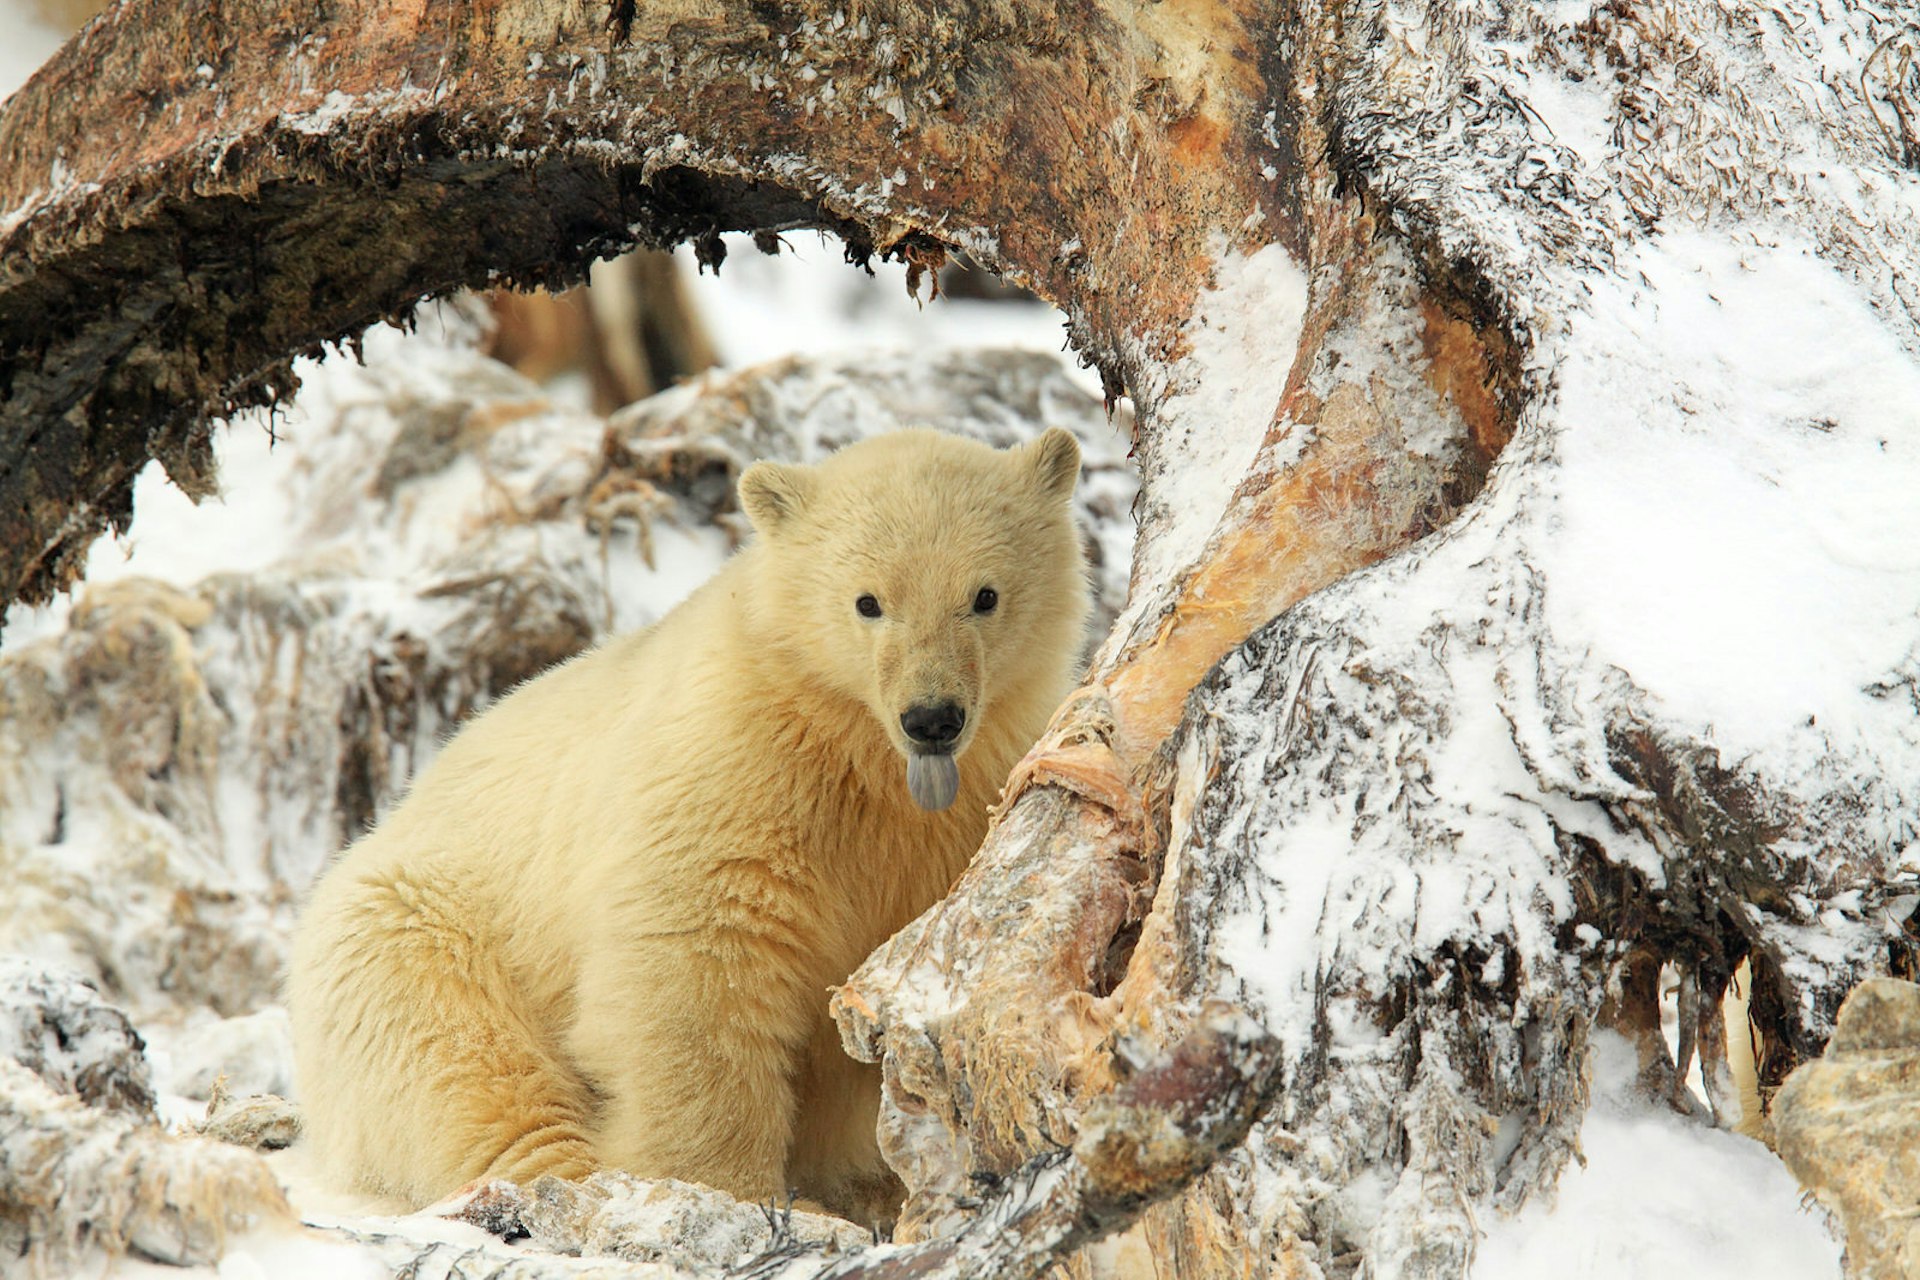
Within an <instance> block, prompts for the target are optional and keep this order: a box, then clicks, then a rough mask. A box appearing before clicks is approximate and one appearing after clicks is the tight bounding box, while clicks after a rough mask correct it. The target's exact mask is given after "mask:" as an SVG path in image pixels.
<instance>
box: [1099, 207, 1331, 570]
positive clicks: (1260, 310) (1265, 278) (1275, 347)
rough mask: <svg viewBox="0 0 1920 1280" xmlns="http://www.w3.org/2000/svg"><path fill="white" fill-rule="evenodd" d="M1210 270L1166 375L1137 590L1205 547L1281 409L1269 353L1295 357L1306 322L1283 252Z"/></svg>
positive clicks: (1227, 260)
mask: <svg viewBox="0 0 1920 1280" xmlns="http://www.w3.org/2000/svg"><path fill="white" fill-rule="evenodd" d="M1215 260H1216V264H1215V268H1214V281H1213V284H1212V286H1211V287H1210V288H1208V289H1207V290H1206V291H1205V292H1204V293H1202V294H1201V296H1200V298H1199V300H1198V301H1197V302H1196V303H1195V304H1194V308H1193V314H1192V316H1191V317H1189V319H1188V320H1187V323H1186V326H1185V327H1184V328H1183V329H1182V330H1181V336H1182V338H1183V339H1184V341H1185V345H1186V354H1185V355H1184V356H1182V357H1181V358H1180V359H1179V360H1177V361H1175V362H1174V364H1173V366H1172V367H1171V369H1169V371H1168V374H1167V387H1166V392H1165V398H1164V400H1163V401H1162V403H1161V407H1160V412H1161V417H1162V429H1161V431H1160V432H1159V433H1158V435H1157V437H1156V440H1157V443H1156V445H1155V449H1156V458H1155V463H1156V465H1155V466H1154V468H1153V471H1152V473H1151V474H1150V475H1149V477H1148V479H1147V483H1146V488H1145V497H1144V499H1143V501H1144V503H1145V506H1146V508H1147V509H1148V510H1149V511H1153V512H1158V513H1160V514H1159V516H1157V517H1154V518H1156V519H1160V520H1163V521H1164V523H1163V524H1162V525H1161V526H1160V531H1159V532H1158V533H1157V534H1156V535H1155V536H1154V538H1153V540H1152V541H1151V542H1149V543H1147V544H1146V545H1144V546H1143V547H1142V548H1141V550H1140V552H1139V562H1140V569H1139V572H1138V574H1137V575H1136V576H1137V577H1139V578H1141V579H1143V580H1148V581H1160V580H1163V579H1165V578H1167V577H1170V576H1172V575H1173V574H1174V573H1175V572H1176V571H1177V570H1179V569H1181V568H1184V567H1185V566H1187V565H1189V564H1191V563H1192V562H1193V561H1194V560H1195V559H1196V558H1197V557H1198V556H1199V554H1200V552H1201V550H1202V549H1203V548H1204V547H1205V546H1206V543H1207V538H1208V537H1209V536H1210V535H1211V534H1212V533H1213V530H1214V527H1215V526H1216V525H1217V524H1218V523H1219V520H1220V517H1221V515H1222V513H1224V512H1225V511H1226V508H1227V503H1228V501H1229V500H1230V499H1231V498H1232V497H1233V491H1234V487H1235V486H1236V485H1237V484H1238V483H1239V480H1240V477H1241V476H1243V475H1245V474H1246V473H1247V468H1248V467H1249V466H1250V465H1251V464H1252V462H1253V459H1254V455H1255V454H1257V453H1258V452H1259V450H1260V445H1261V443H1262V441H1264V440H1265V439H1266V434H1267V428H1268V427H1269V426H1271V425H1272V423H1273V420H1274V415H1275V411H1276V410H1277V409H1278V408H1279V407H1280V393H1281V391H1282V390H1283V389H1284V388H1285V387H1286V384H1287V374H1288V372H1289V370H1290V368H1291V366H1290V363H1289V361H1288V360H1287V359H1286V358H1285V357H1284V356H1280V357H1276V354H1275V353H1282V352H1291V351H1292V350H1293V349H1294V346H1295V344H1296V342H1297V340H1298V333H1299V329H1300V325H1301V323H1302V321H1303V320H1304V319H1305V317H1306V307H1307V277H1306V273H1305V272H1304V271H1303V270H1301V268H1300V264H1299V263H1298V262H1296V261H1295V260H1294V258H1293V257H1292V255H1290V254H1289V253H1288V252H1287V251H1286V249H1285V248H1283V247H1282V246H1280V245H1277V244H1272V245H1267V246H1265V247H1264V248H1262V249H1259V250H1257V251H1256V252H1254V253H1252V254H1250V255H1246V254H1241V253H1240V252H1238V251H1237V250H1234V249H1230V248H1228V247H1227V246H1226V245H1225V244H1224V243H1222V244H1219V245H1216V246H1215ZM1281 461H1284V459H1281ZM1146 519H1148V517H1147V516H1146V515H1145V514H1143V516H1142V520H1143V522H1144V521H1145V520H1146Z"/></svg>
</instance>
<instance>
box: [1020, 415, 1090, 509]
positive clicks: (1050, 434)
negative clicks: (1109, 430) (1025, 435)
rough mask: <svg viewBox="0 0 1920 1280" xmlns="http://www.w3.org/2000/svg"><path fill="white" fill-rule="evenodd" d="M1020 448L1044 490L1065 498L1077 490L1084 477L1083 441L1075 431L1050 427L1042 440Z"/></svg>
mask: <svg viewBox="0 0 1920 1280" xmlns="http://www.w3.org/2000/svg"><path fill="white" fill-rule="evenodd" d="M1019 452H1020V461H1021V462H1022V464H1024V465H1025V467H1026V469H1027V472H1028V474H1030V475H1031V476H1032V477H1033V479H1034V483H1035V484H1037V485H1039V486H1040V492H1042V493H1044V494H1046V495H1047V496H1048V497H1050V498H1059V499H1061V500H1063V501H1064V500H1065V499H1066V498H1068V497H1070V496H1071V495H1072V494H1073V486H1074V485H1075V483H1077V482H1078V481H1079V479H1080V442H1079V441H1078V440H1075V439H1074V438H1073V433H1072V432H1070V431H1062V430H1061V429H1060V428H1059V427H1048V428H1047V429H1046V431H1045V432H1043V433H1042V434H1041V436H1040V438H1039V439H1038V440H1033V441H1030V442H1028V443H1027V444H1023V445H1021V446H1020V450H1019Z"/></svg>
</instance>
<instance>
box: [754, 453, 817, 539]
mask: <svg viewBox="0 0 1920 1280" xmlns="http://www.w3.org/2000/svg"><path fill="white" fill-rule="evenodd" d="M812 494H813V476H812V475H811V474H809V473H808V471H807V469H806V468H805V467H786V466H782V465H780V464H779V463H777V462H756V463H754V464H753V465H752V466H750V467H748V468H747V469H746V470H745V471H742V472H741V473H740V509H741V510H742V511H745V512H746V513H747V519H749V520H751V521H753V527H754V528H756V529H758V530H759V531H760V533H761V534H762V535H763V536H767V537H770V536H772V535H773V533H774V532H775V531H776V530H778V529H780V528H781V527H782V526H784V525H785V524H786V523H787V522H788V521H790V520H792V519H794V518H795V517H796V516H798V515H799V514H800V512H801V511H802V510H803V509H804V508H805V507H806V505H807V499H808V498H810V497H811V496H812Z"/></svg>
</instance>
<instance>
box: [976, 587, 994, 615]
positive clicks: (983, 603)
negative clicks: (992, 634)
mask: <svg viewBox="0 0 1920 1280" xmlns="http://www.w3.org/2000/svg"><path fill="white" fill-rule="evenodd" d="M999 603H1000V593H999V592H998V591H995V590H994V589H993V588H992V587H982V588H980V594H979V595H977V596H975V597H974V598H973V611H974V612H975V613H992V612H993V610H994V606H995V605H997V604H999Z"/></svg>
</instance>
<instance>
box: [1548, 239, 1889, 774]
mask: <svg viewBox="0 0 1920 1280" xmlns="http://www.w3.org/2000/svg"><path fill="white" fill-rule="evenodd" d="M1623 275H1624V276H1625V278H1626V279H1628V280H1633V279H1636V278H1637V279H1640V280H1643V281H1644V282H1645V283H1644V285H1634V286H1626V285H1621V286H1619V287H1618V288H1617V289H1616V291H1615V292H1613V293H1612V294H1608V293H1604V292H1602V293H1599V294H1597V295H1596V297H1595V299H1594V303H1593V310H1592V311H1591V312H1590V313H1588V314H1586V315H1583V316H1580V317H1577V318H1576V319H1575V320H1574V325H1573V329H1572V331H1571V333H1570V335H1569V338H1568V340H1567V343H1566V351H1567V358H1566V360H1565V361H1564V363H1562V364H1561V366H1560V367H1559V370H1558V378H1559V395H1560V399H1561V408H1560V416H1561V418H1562V419H1563V420H1564V422H1565V423H1566V425H1567V431H1566V434H1565V436H1564V437H1563V438H1562V439H1561V441H1560V442H1559V445H1558V450H1557V452H1558V454H1559V461H1560V465H1561V472H1560V474H1561V475H1562V477H1563V479H1564V481H1565V483H1563V484H1562V485H1561V486H1560V487H1559V492H1558V496H1557V498H1556V499H1555V501H1554V503H1553V508H1552V515H1551V517H1550V520H1551V536H1550V537H1547V538H1543V539H1540V540H1539V541H1538V542H1537V544H1536V545H1535V547H1534V551H1535V553H1536V556H1537V562H1536V567H1537V568H1538V569H1539V570H1540V572H1541V574H1542V575H1543V576H1544V577H1545V578H1546V580H1547V581H1549V582H1551V583H1553V584H1555V587H1556V588H1557V589H1556V590H1554V591H1551V592H1549V593H1548V599H1547V606H1548V616H1549V621H1550V625H1551V629H1552V630H1553V632H1554V634H1555V635H1556V636H1558V637H1560V638H1561V639H1562V640H1563V641H1566V642H1569V643H1572V644H1575V645H1578V644H1580V643H1581V642H1582V641H1584V642H1586V643H1588V644H1590V645H1591V647H1592V650H1593V652H1594V654H1595V655H1596V656H1597V657H1599V658H1601V659H1603V660H1604V661H1607V662H1611V663H1613V664H1614V665H1616V666H1618V667H1620V668H1621V669H1622V670H1624V671H1625V672H1626V673H1627V674H1628V676H1629V677H1630V678H1631V679H1632V680H1633V682H1634V683H1635V684H1636V685H1638V686H1639V687H1640V688H1642V689H1645V690H1647V691H1648V692H1649V693H1651V694H1653V695H1654V696H1655V697H1656V698H1657V699H1658V700H1659V702H1660V703H1661V705H1662V706H1663V708H1664V712H1665V714H1667V715H1669V716H1672V717H1674V718H1676V719H1680V720H1683V721H1691V722H1695V723H1697V724H1699V725H1701V726H1703V727H1704V726H1710V727H1711V737H1712V739H1713V740H1714V741H1716V742H1717V743H1718V744H1720V745H1721V746H1722V747H1723V748H1724V749H1725V750H1726V751H1727V752H1729V753H1731V754H1732V755H1733V756H1735V757H1738V756H1740V755H1743V754H1746V753H1748V752H1752V751H1758V750H1763V749H1765V748H1768V747H1770V746H1774V745H1776V744H1778V743H1780V742H1781V741H1782V739H1783V738H1784V737H1785V736H1786V735H1787V734H1788V732H1789V731H1792V730H1795V729H1804V728H1805V727H1808V726H1815V725H1817V727H1818V728H1819V729H1820V730H1821V731H1822V732H1823V733H1825V734H1827V735H1830V736H1842V735H1845V736H1851V735H1854V734H1862V735H1865V734H1872V735H1884V734H1886V733H1887V732H1888V727H1887V721H1888V718H1889V717H1890V716H1891V717H1893V718H1895V719H1900V718H1904V720H1905V721H1906V724H1907V727H1906V729H1905V734H1906V736H1908V737H1909V738H1910V739H1914V740H1916V741H1920V730H1916V729H1915V728H1914V726H1913V717H1912V713H1911V709H1910V708H1907V709H1902V708H1899V707H1897V706H1894V705H1892V704H1891V703H1890V702H1889V701H1888V700H1886V699H1882V698H1876V697H1874V696H1873V695H1872V694H1870V693H1869V692H1868V690H1869V688H1870V687H1871V686H1874V685H1876V684H1879V683H1882V682H1886V681H1889V680H1890V679H1893V678H1895V673H1896V670H1897V669H1898V668H1900V667H1901V666H1902V664H1903V663H1905V664H1911V663H1912V662H1913V660H1914V655H1915V652H1916V645H1920V498H1917V497H1916V495H1920V363H1916V361H1915V359H1914V357H1913V356H1911V355H1909V354H1907V353H1906V352H1904V351H1903V350H1902V349H1901V348H1900V346H1899V344H1898V343H1897V342H1896V341H1895V340H1894V338H1893V337H1892V336H1891V335H1890V334H1889V332H1888V330H1887V327H1886V325H1885V324H1884V322H1883V321H1882V320H1881V319H1880V318H1879V317H1878V316H1876V315H1875V313H1874V312H1873V310H1872V308H1871V307H1870V306H1869V305H1868V303H1867V302H1866V301H1865V300H1864V299H1863V298H1862V297H1861V296H1860V292H1859V290H1858V289H1857V287H1856V286H1854V285H1853V283H1852V282H1851V281H1849V280H1848V279H1847V278H1846V277H1844V276H1843V275H1841V274H1840V273H1839V272H1838V271H1836V270H1835V269H1834V268H1833V267H1832V266H1830V265H1828V264H1827V263H1825V262H1823V261H1822V260H1821V259H1820V258H1819V257H1817V256H1816V255H1815V253H1814V250H1813V247H1812V246H1810V245H1807V244H1805V243H1804V242H1802V241H1799V240H1797V239H1795V238H1793V237H1791V236H1787V235H1783V236H1781V238H1780V239H1779V240H1778V241H1777V242H1775V243H1737V242H1734V241H1731V240H1729V239H1726V238H1723V237H1719V236H1715V235H1712V234H1709V233H1705V232H1691V231H1682V232H1675V233H1671V234H1669V235H1667V236H1664V237H1662V238H1660V239H1658V240H1655V241H1653V242H1651V243H1649V244H1647V245H1645V246H1643V247H1642V248H1641V249H1640V250H1639V251H1638V252H1637V254H1636V255H1635V256H1634V259H1633V260H1632V261H1630V262H1629V263H1628V264H1627V265H1626V269H1625V271H1624V272H1623ZM1649 361H1653V362H1655V363H1653V364H1652V366H1651V367H1652V369H1654V370H1658V371H1660V372H1659V373H1657V374H1656V373H1652V372H1650V366H1649ZM1683 371H1684V376H1682V373H1683ZM1870 724H1872V725H1874V726H1875V727H1872V728H1869V725H1870ZM1892 731H1893V732H1894V733H1895V734H1896V735H1897V734H1899V733H1901V732H1902V731H1901V729H1900V728H1899V727H1898V726H1897V725H1896V726H1894V727H1893V730H1892Z"/></svg>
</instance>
